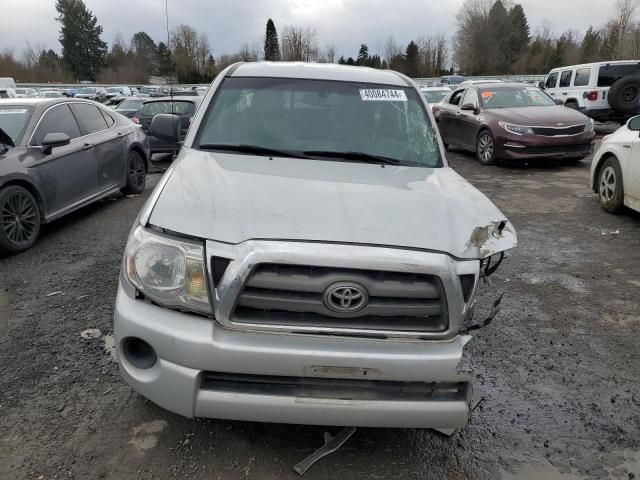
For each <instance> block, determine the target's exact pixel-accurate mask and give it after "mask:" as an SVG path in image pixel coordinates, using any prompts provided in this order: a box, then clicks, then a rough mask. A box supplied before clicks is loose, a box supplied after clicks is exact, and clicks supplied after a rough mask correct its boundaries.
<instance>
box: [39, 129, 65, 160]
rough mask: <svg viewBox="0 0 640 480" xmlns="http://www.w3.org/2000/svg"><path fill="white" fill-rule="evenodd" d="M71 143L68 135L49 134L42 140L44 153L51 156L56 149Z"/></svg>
mask: <svg viewBox="0 0 640 480" xmlns="http://www.w3.org/2000/svg"><path fill="white" fill-rule="evenodd" d="M69 143H71V138H70V137H69V135H67V134H66V133H47V134H46V135H45V136H44V139H43V140H42V153H43V154H45V155H49V154H50V153H51V151H52V150H53V149H54V148H55V147H63V146H65V145H69Z"/></svg>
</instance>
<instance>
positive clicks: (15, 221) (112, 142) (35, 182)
mask: <svg viewBox="0 0 640 480" xmlns="http://www.w3.org/2000/svg"><path fill="white" fill-rule="evenodd" d="M149 157H150V152H149V144H148V141H147V138H146V136H145V135H144V133H143V132H142V131H141V129H140V128H139V127H138V126H136V125H135V124H133V123H132V122H130V121H129V120H128V119H126V118H125V117H123V116H122V115H119V114H117V113H115V112H113V111H112V110H109V109H108V108H106V107H104V106H102V105H100V104H97V103H95V102H91V101H87V100H77V99H66V98H65V99H44V98H43V99H40V98H19V99H7V100H0V252H2V253H15V252H19V251H22V250H26V249H27V248H30V247H31V246H32V245H33V244H34V243H35V242H36V240H37V238H38V234H39V232H40V226H41V225H42V224H43V223H48V222H51V221H52V220H55V219H56V218H59V217H61V216H63V215H66V214H67V213H70V212H72V211H74V210H76V209H78V208H80V207H83V206H85V205H87V204H89V203H92V202H94V201H96V200H99V199H101V198H103V197H106V196H108V195H111V194H112V193H114V192H117V191H118V190H122V191H123V192H124V193H127V194H136V193H141V192H142V191H143V190H144V187H145V183H146V172H147V165H148V159H149Z"/></svg>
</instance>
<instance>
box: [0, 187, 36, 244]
mask: <svg viewBox="0 0 640 480" xmlns="http://www.w3.org/2000/svg"><path fill="white" fill-rule="evenodd" d="M40 224H41V220H40V209H39V208H38V202H36V199H35V198H34V197H33V195H31V193H30V192H29V191H28V190H26V189H25V188H22V187H20V186H18V185H12V186H9V187H7V188H5V189H3V190H0V253H18V252H22V251H24V250H27V249H29V248H31V247H33V245H34V244H35V243H36V241H37V240H38V235H39V234H40Z"/></svg>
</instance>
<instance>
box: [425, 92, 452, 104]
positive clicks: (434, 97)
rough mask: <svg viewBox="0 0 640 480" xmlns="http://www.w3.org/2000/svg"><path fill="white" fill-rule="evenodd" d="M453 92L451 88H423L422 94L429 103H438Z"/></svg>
mask: <svg viewBox="0 0 640 480" xmlns="http://www.w3.org/2000/svg"><path fill="white" fill-rule="evenodd" d="M450 93H451V90H423V91H422V94H423V95H424V98H426V99H427V102H428V103H438V102H440V100H442V99H443V98H444V97H446V96H447V95H448V94H450Z"/></svg>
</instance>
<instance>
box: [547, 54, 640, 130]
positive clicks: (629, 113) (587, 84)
mask: <svg viewBox="0 0 640 480" xmlns="http://www.w3.org/2000/svg"><path fill="white" fill-rule="evenodd" d="M540 86H541V87H542V88H544V89H545V91H546V92H547V93H548V94H549V95H550V96H551V97H553V98H554V99H559V100H562V101H563V102H564V104H565V105H566V106H567V107H569V108H575V109H576V110H580V111H581V112H582V113H584V114H585V115H588V116H589V117H591V118H593V119H594V120H598V121H607V120H617V121H621V122H623V123H624V122H626V121H627V120H628V119H629V118H631V117H633V116H634V115H637V114H638V113H640V60H621V61H615V62H597V63H588V64H584V65H573V66H570V67H561V68H554V69H553V70H551V72H549V75H548V76H547V79H546V80H545V82H544V83H541V85H540Z"/></svg>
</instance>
